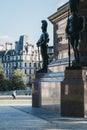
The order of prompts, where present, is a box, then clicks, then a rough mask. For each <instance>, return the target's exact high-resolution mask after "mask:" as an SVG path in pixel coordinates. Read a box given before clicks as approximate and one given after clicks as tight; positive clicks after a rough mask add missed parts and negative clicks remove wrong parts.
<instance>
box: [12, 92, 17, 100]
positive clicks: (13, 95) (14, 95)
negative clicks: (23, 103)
mask: <svg viewBox="0 0 87 130" xmlns="http://www.w3.org/2000/svg"><path fill="white" fill-rule="evenodd" d="M12 97H13V99H16V90H14V91H13V92H12Z"/></svg>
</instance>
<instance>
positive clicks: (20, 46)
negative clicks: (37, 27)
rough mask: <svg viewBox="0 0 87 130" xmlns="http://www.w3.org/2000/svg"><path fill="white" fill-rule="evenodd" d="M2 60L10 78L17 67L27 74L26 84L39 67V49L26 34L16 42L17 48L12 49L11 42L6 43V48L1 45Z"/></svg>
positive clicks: (0, 59)
mask: <svg viewBox="0 0 87 130" xmlns="http://www.w3.org/2000/svg"><path fill="white" fill-rule="evenodd" d="M0 61H1V62H2V64H3V67H4V70H5V73H6V77H7V78H8V79H9V78H10V77H11V75H12V73H13V72H14V70H15V69H20V70H22V71H23V73H24V74H25V75H26V79H25V80H26V84H28V83H29V81H30V80H31V78H32V77H33V76H34V75H35V72H36V71H37V70H38V69H39V61H38V51H37V50H35V49H34V45H32V44H31V43H30V42H29V40H28V37H27V36H26V35H22V36H20V38H19V41H17V42H15V49H12V44H11V43H6V45H5V47H4V49H3V46H0Z"/></svg>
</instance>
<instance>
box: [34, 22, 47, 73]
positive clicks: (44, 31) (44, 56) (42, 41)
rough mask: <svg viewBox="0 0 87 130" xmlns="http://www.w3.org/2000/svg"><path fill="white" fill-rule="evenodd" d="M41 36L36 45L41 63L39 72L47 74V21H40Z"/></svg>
mask: <svg viewBox="0 0 87 130" xmlns="http://www.w3.org/2000/svg"><path fill="white" fill-rule="evenodd" d="M41 22H42V26H41V29H42V34H41V36H40V39H39V40H38V42H37V43H36V44H37V46H38V47H40V49H41V55H42V61H43V68H42V69H41V70H40V71H39V72H47V65H48V54H47V47H48V45H47V43H48V42H49V35H48V33H47V21H46V20H42V21H41Z"/></svg>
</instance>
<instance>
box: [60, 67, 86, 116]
mask: <svg viewBox="0 0 87 130" xmlns="http://www.w3.org/2000/svg"><path fill="white" fill-rule="evenodd" d="M61 115H62V116H69V117H71V116H74V117H86V116H87V69H86V68H84V69H81V70H69V69H66V70H65V78H64V80H63V81H62V82H61Z"/></svg>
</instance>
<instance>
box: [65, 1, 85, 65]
mask: <svg viewBox="0 0 87 130" xmlns="http://www.w3.org/2000/svg"><path fill="white" fill-rule="evenodd" d="M79 2H80V0H69V3H70V9H71V16H70V17H69V18H68V21H67V26H66V34H67V38H68V40H69V43H70V44H71V46H72V48H73V51H74V59H75V60H74V62H73V64H72V65H73V66H79V65H80V57H79V49H78V45H79V34H80V32H81V31H82V29H83V17H81V16H79V15H78V8H79Z"/></svg>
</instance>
